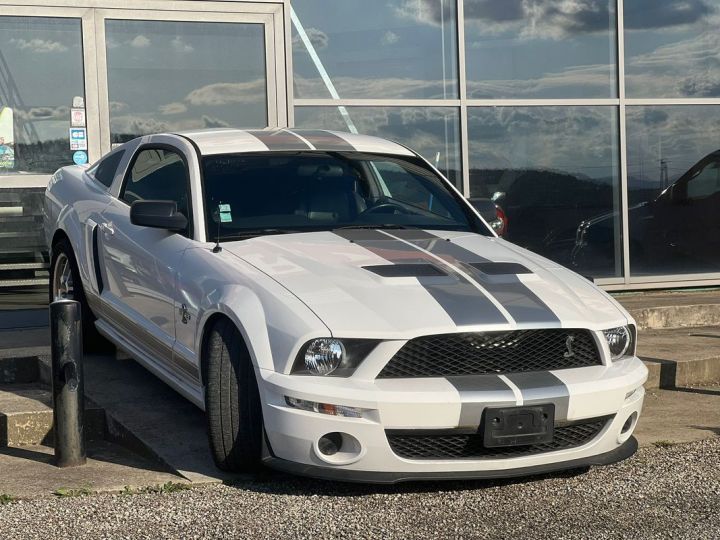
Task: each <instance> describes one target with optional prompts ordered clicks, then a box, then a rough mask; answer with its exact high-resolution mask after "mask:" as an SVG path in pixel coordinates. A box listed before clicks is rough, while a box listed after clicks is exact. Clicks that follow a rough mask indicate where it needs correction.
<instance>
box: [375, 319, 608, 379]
mask: <svg viewBox="0 0 720 540" xmlns="http://www.w3.org/2000/svg"><path fill="white" fill-rule="evenodd" d="M599 364H602V360H601V359H600V353H599V351H598V348H597V345H596V344H595V340H594V339H593V336H592V334H591V333H590V332H589V331H588V330H570V329H566V328H557V329H543V330H514V331H510V332H473V333H464V334H442V335H436V336H423V337H419V338H415V339H411V340H410V341H408V342H407V343H406V344H405V345H403V347H402V348H401V349H400V350H399V351H398V352H397V353H395V356H393V357H392V358H391V359H390V361H389V362H388V363H387V364H386V365H385V367H384V368H383V370H382V371H381V372H380V374H379V375H378V378H380V379H392V378H398V377H449V376H452V375H481V374H484V373H521V372H526V371H548V370H551V369H565V368H575V367H585V366H595V365H599Z"/></svg>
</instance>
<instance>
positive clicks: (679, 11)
mask: <svg viewBox="0 0 720 540" xmlns="http://www.w3.org/2000/svg"><path fill="white" fill-rule="evenodd" d="M716 12H717V8H716V7H715V6H713V5H711V4H709V3H708V2H707V1H706V0H661V1H658V0H633V1H632V2H627V3H626V4H625V11H624V19H625V28H630V29H646V28H668V27H672V26H680V25H687V24H694V23H696V22H699V21H701V20H703V19H704V18H706V17H708V16H709V15H712V14H714V13H716Z"/></svg>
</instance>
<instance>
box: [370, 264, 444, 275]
mask: <svg viewBox="0 0 720 540" xmlns="http://www.w3.org/2000/svg"><path fill="white" fill-rule="evenodd" d="M363 268H364V269H365V270H367V271H368V272H372V273H373V274H377V275H378V276H382V277H431V276H434V277H437V276H447V273H445V272H443V271H442V270H441V269H440V268H438V267H437V266H435V265H434V264H423V263H420V264H416V263H404V264H402V263H401V264H379V265H375V266H363Z"/></svg>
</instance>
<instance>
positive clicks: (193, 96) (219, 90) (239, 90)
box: [185, 79, 266, 105]
mask: <svg viewBox="0 0 720 540" xmlns="http://www.w3.org/2000/svg"><path fill="white" fill-rule="evenodd" d="M265 92H266V90H265V80H264V79H257V80H254V81H249V82H242V83H214V84H208V85H207V86H203V87H200V88H196V89H195V90H193V91H192V92H190V93H189V94H188V95H187V96H186V97H185V101H187V102H188V103H190V104H191V105H227V104H230V103H245V104H248V103H252V104H260V103H264V102H265Z"/></svg>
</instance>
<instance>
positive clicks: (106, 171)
mask: <svg viewBox="0 0 720 540" xmlns="http://www.w3.org/2000/svg"><path fill="white" fill-rule="evenodd" d="M124 154H125V152H124V151H120V152H115V153H114V154H110V155H109V156H107V157H106V158H105V159H103V160H101V161H100V163H98V164H97V165H96V166H95V167H94V169H93V171H92V172H91V174H92V175H93V176H94V177H95V180H97V181H98V182H100V183H101V184H102V185H104V186H105V187H110V186H111V185H112V183H113V180H114V179H115V173H117V168H118V165H120V161H121V160H122V157H123V155H124Z"/></svg>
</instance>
